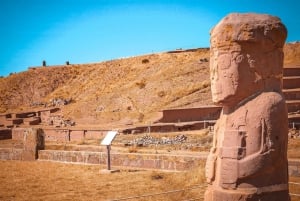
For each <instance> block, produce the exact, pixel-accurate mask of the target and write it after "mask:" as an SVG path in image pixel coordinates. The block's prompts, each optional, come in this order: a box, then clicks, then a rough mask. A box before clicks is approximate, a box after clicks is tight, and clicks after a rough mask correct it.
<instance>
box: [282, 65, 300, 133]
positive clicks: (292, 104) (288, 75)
mask: <svg viewBox="0 0 300 201" xmlns="http://www.w3.org/2000/svg"><path fill="white" fill-rule="evenodd" d="M282 86H283V90H282V91H283V94H284V96H285V99H286V104H287V108H288V114H289V127H290V128H297V129H300V65H298V66H293V67H286V68H284V70H283V83H282Z"/></svg>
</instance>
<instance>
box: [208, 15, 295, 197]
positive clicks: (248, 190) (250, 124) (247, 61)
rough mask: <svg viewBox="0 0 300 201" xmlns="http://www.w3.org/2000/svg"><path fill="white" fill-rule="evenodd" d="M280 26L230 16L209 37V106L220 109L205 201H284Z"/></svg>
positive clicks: (272, 20)
mask: <svg viewBox="0 0 300 201" xmlns="http://www.w3.org/2000/svg"><path fill="white" fill-rule="evenodd" d="M286 37H287V30H286V28H285V26H284V25H283V24H282V23H281V21H280V19H279V18H277V17H273V16H270V15H263V14H252V13H248V14H238V13H234V14H230V15H228V16H226V17H225V18H223V19H222V20H221V21H220V22H219V23H218V24H217V25H216V26H215V27H214V28H213V30H212V32H211V59H210V61H211V63H210V70H211V74H210V78H211V90H212V96H213V101H214V102H215V103H216V104H218V105H221V106H223V110H222V112H221V115H220V118H219V120H218V121H217V123H216V125H215V133H214V140H213V146H212V148H211V151H210V154H209V156H208V159H207V164H206V177H207V182H208V188H207V190H206V193H205V201H229V200H230V201H270V200H272V201H288V200H290V198H289V189H288V163H287V137H288V135H287V134H288V117H287V107H286V104H285V99H284V96H283V94H282V90H281V88H282V84H281V83H282V66H283V50H282V48H283V45H284V42H285V39H286Z"/></svg>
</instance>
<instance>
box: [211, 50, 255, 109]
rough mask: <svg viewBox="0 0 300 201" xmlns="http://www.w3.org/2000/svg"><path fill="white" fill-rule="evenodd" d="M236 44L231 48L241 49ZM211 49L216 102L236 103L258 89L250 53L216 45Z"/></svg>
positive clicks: (212, 84)
mask: <svg viewBox="0 0 300 201" xmlns="http://www.w3.org/2000/svg"><path fill="white" fill-rule="evenodd" d="M234 46H235V47H230V48H231V49H239V48H238V47H237V46H238V45H237V44H236V45H234ZM211 51H212V52H211V60H210V80H211V91H212V98H213V102H214V103H216V104H219V105H235V104H237V103H238V102H240V101H241V100H243V99H244V98H246V97H248V96H250V95H251V94H253V93H254V92H255V91H256V90H257V84H256V79H257V75H255V72H254V70H251V56H250V55H249V54H245V53H243V52H241V51H234V52H229V51H224V50H222V49H220V48H214V47H212V50H211ZM252 62H253V61H252Z"/></svg>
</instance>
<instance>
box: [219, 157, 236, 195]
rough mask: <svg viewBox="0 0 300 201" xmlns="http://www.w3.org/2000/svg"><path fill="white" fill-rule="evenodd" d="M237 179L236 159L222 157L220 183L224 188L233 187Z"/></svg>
mask: <svg viewBox="0 0 300 201" xmlns="http://www.w3.org/2000/svg"><path fill="white" fill-rule="evenodd" d="M237 179H238V160H235V159H222V161H221V185H222V187H223V188H225V189H235V188H236V182H237Z"/></svg>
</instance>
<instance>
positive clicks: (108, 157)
mask: <svg viewBox="0 0 300 201" xmlns="http://www.w3.org/2000/svg"><path fill="white" fill-rule="evenodd" d="M106 148H107V170H111V167H110V145H107V146H106Z"/></svg>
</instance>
